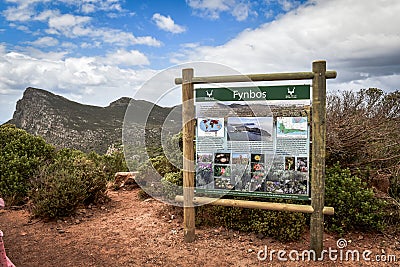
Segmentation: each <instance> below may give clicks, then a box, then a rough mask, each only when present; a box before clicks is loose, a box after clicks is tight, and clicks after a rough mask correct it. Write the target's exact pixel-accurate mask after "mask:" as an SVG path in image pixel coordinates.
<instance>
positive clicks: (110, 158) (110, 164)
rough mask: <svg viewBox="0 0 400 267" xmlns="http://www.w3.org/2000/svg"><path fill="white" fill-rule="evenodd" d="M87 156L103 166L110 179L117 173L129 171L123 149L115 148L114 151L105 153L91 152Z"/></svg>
mask: <svg viewBox="0 0 400 267" xmlns="http://www.w3.org/2000/svg"><path fill="white" fill-rule="evenodd" d="M87 157H88V158H89V159H90V160H92V161H93V162H95V163H96V164H97V165H99V166H102V170H103V172H104V174H105V175H106V177H107V180H109V181H110V180H112V179H114V175H115V173H117V172H127V171H129V169H128V167H127V165H126V162H125V157H124V153H123V151H122V150H114V151H113V152H112V153H107V154H105V155H99V154H97V153H96V152H90V153H89V154H88V155H87Z"/></svg>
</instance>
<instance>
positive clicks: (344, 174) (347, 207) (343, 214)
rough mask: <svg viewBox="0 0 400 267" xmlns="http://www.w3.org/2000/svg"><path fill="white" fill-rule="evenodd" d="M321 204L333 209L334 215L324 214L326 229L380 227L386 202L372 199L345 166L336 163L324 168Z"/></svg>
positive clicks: (361, 183) (370, 192) (370, 190)
mask: <svg viewBox="0 0 400 267" xmlns="http://www.w3.org/2000/svg"><path fill="white" fill-rule="evenodd" d="M325 205H326V206H331V207H334V208H335V215H333V216H325V222H326V226H327V228H328V229H329V230H331V231H334V232H338V233H343V232H346V231H350V230H355V229H357V230H363V231H369V230H382V229H383V228H384V223H383V221H384V219H383V217H384V207H385V205H386V203H385V202H384V201H382V200H380V199H377V198H375V196H374V192H373V191H372V189H370V188H367V184H366V183H365V182H363V181H362V180H361V179H360V178H358V177H357V176H354V175H352V174H351V172H350V170H349V169H341V168H340V166H339V165H338V164H337V165H335V166H334V167H332V168H328V169H327V170H326V181H325Z"/></svg>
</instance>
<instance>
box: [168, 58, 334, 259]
mask: <svg viewBox="0 0 400 267" xmlns="http://www.w3.org/2000/svg"><path fill="white" fill-rule="evenodd" d="M336 76H337V73H336V71H327V70H326V61H324V60H317V61H313V63H312V71H311V72H294V73H271V74H250V75H231V76H210V77H194V70H193V69H191V68H188V69H183V70H182V78H176V79H175V84H182V121H183V129H182V131H183V196H177V197H176V200H177V201H181V202H183V207H184V222H183V224H184V240H185V241H186V242H193V241H194V240H195V210H194V205H195V204H203V203H209V204H213V205H223V206H234V207H244V208H258V209H269V210H284V211H292V212H304V213H311V222H310V249H311V250H314V251H315V253H316V255H320V254H321V252H322V250H323V233H324V214H326V215H333V214H334V209H333V208H332V207H324V199H325V146H326V79H334V78H336ZM284 80H312V117H311V126H312V156H311V159H312V166H311V206H308V205H295V204H284V203H271V202H256V201H244V200H232V199H229V200H228V199H211V198H200V197H196V198H195V197H194V188H195V181H194V147H193V141H194V137H195V111H194V84H205V83H234V82H249V81H253V82H257V81H284Z"/></svg>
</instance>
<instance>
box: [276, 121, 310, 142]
mask: <svg viewBox="0 0 400 267" xmlns="http://www.w3.org/2000/svg"><path fill="white" fill-rule="evenodd" d="M276 124H277V127H276V129H277V137H297V138H300V137H303V138H306V137H307V134H308V131H307V129H308V123H307V117H278V118H277V119H276Z"/></svg>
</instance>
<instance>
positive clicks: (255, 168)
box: [253, 164, 263, 171]
mask: <svg viewBox="0 0 400 267" xmlns="http://www.w3.org/2000/svg"><path fill="white" fill-rule="evenodd" d="M253 169H254V170H255V171H260V170H262V169H263V168H262V166H261V164H255V165H254V167H253Z"/></svg>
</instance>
